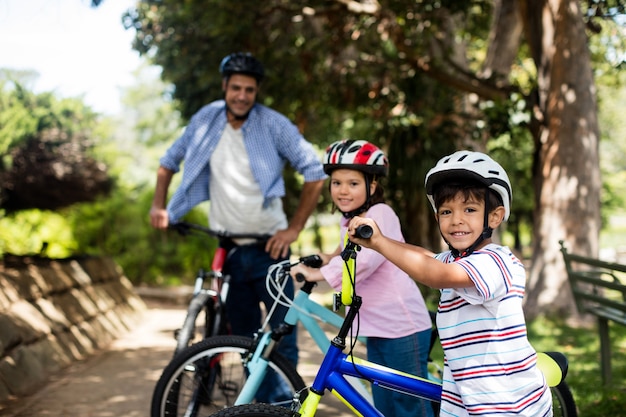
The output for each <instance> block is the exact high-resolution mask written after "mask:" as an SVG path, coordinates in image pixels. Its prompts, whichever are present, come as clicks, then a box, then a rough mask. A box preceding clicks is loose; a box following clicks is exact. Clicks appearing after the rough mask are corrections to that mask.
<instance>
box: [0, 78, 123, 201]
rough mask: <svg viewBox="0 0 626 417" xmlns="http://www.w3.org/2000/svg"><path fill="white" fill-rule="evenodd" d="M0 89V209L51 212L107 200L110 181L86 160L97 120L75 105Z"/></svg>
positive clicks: (91, 160)
mask: <svg viewBox="0 0 626 417" xmlns="http://www.w3.org/2000/svg"><path fill="white" fill-rule="evenodd" d="M9 85H10V84H9V83H8V82H6V83H4V84H2V85H0V87H2V88H1V89H0V149H1V150H2V153H3V155H4V156H3V158H2V159H1V160H0V184H1V185H0V208H2V209H4V210H5V211H6V212H8V213H11V212H15V211H19V210H26V209H31V208H38V209H42V210H55V209H59V208H62V207H67V206H69V205H72V204H74V203H77V202H84V201H93V200H94V199H95V198H97V197H98V196H100V195H106V194H107V193H108V192H109V191H110V190H111V188H112V186H113V182H112V179H111V178H110V177H109V176H108V174H107V169H106V166H105V165H104V164H103V163H101V162H99V161H97V160H96V159H95V158H93V157H92V156H90V155H89V149H90V148H91V147H92V146H93V141H94V138H93V137H92V134H93V128H94V125H95V122H96V115H95V114H94V113H93V112H92V111H91V110H89V109H88V108H87V107H85V106H84V105H83V104H82V103H81V102H80V101H78V100H74V99H63V100H57V99H56V98H55V97H54V96H53V95H52V94H51V93H42V94H38V95H37V94H34V93H32V92H30V91H28V90H26V89H25V88H23V87H22V86H21V85H20V84H19V83H13V88H11V89H9V88H8V86H9Z"/></svg>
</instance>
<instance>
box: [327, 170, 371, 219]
mask: <svg viewBox="0 0 626 417" xmlns="http://www.w3.org/2000/svg"><path fill="white" fill-rule="evenodd" d="M375 190H376V181H372V183H371V184H370V195H372V194H373V193H374V191H375ZM330 196H331V198H332V199H333V203H335V205H336V206H337V208H338V209H339V210H340V211H341V212H343V213H348V212H350V211H352V210H356V209H358V208H359V207H361V206H362V205H363V204H365V200H366V199H367V193H366V190H365V175H364V174H363V173H362V172H361V171H356V170H353V169H336V170H334V171H333V172H332V174H331V176H330Z"/></svg>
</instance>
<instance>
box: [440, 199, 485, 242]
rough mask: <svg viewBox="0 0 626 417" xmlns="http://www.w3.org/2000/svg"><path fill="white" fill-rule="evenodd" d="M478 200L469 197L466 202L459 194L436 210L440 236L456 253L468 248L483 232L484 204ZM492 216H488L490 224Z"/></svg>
mask: <svg viewBox="0 0 626 417" xmlns="http://www.w3.org/2000/svg"><path fill="white" fill-rule="evenodd" d="M480 200H481V201H479V200H477V199H476V198H475V197H474V196H471V195H470V197H469V198H468V199H467V200H466V199H465V196H464V195H463V193H461V192H459V193H457V194H456V195H455V196H454V198H453V199H451V200H448V201H445V202H444V203H443V204H442V205H441V206H439V208H438V209H437V221H438V223H439V230H440V231H441V235H442V236H443V238H444V239H445V240H446V242H448V243H449V244H450V245H451V246H452V247H453V248H454V249H456V250H458V251H463V250H465V249H467V248H469V247H470V246H471V245H472V244H473V243H474V242H475V241H476V240H477V239H478V237H479V236H480V234H481V233H482V231H483V223H484V221H485V214H484V212H485V202H484V201H483V200H482V199H480ZM493 214H494V212H492V214H490V223H491V217H492V215H493Z"/></svg>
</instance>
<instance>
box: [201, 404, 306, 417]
mask: <svg viewBox="0 0 626 417" xmlns="http://www.w3.org/2000/svg"><path fill="white" fill-rule="evenodd" d="M271 416H274V417H298V416H300V414H299V413H297V412H295V411H292V410H290V409H288V408H285V407H280V406H276V405H272V404H244V405H238V406H235V407H231V408H226V409H224V410H221V411H218V412H217V413H215V414H211V416H210V417H271Z"/></svg>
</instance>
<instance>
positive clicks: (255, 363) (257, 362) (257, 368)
mask: <svg viewBox="0 0 626 417" xmlns="http://www.w3.org/2000/svg"><path fill="white" fill-rule="evenodd" d="M292 331H293V326H291V325H288V324H283V325H281V326H280V327H279V328H278V329H276V330H275V331H271V332H265V333H263V334H262V335H261V338H260V339H259V340H258V343H257V344H256V348H255V349H254V354H253V355H252V357H249V358H247V359H246V360H245V363H244V366H245V368H246V372H247V374H248V376H247V379H246V383H245V384H244V386H243V387H242V389H241V392H240V393H239V396H238V397H237V400H236V401H235V404H234V405H240V404H250V403H252V401H253V400H254V396H255V394H256V392H257V391H258V389H259V387H260V386H261V383H262V382H263V379H264V378H265V376H266V375H267V368H268V365H269V362H270V356H271V355H272V352H273V351H274V349H276V347H277V346H278V342H280V340H281V339H282V337H283V336H284V335H286V334H289V333H291V332H292ZM258 346H263V349H259V348H258Z"/></svg>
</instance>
